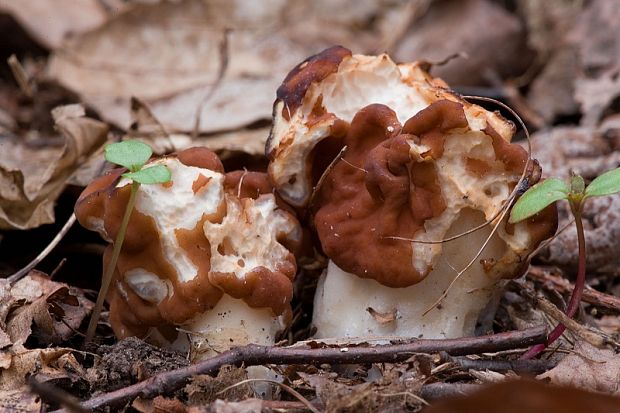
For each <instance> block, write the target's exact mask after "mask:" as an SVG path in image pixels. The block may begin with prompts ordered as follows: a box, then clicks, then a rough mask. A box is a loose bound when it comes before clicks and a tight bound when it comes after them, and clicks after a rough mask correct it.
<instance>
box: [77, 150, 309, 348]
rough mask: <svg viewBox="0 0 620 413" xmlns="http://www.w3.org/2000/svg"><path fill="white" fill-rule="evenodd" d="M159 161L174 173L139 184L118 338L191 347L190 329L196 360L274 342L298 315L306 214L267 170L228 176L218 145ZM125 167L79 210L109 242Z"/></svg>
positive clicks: (113, 313) (116, 301)
mask: <svg viewBox="0 0 620 413" xmlns="http://www.w3.org/2000/svg"><path fill="white" fill-rule="evenodd" d="M157 163H160V164H164V165H166V166H167V167H168V169H169V170H170V171H171V173H172V180H171V182H169V183H166V184H158V185H142V186H140V188H139V190H138V194H137V201H136V206H135V209H134V211H133V212H132V215H131V219H130V222H129V226H128V230H127V235H126V238H125V241H124V244H123V248H122V252H121V254H120V257H119V259H118V264H117V267H116V269H115V275H114V280H113V283H112V288H111V289H110V293H109V294H108V297H107V300H108V302H109V303H110V323H111V325H112V328H113V330H114V332H115V334H116V336H117V337H118V338H124V337H128V336H139V337H148V338H149V339H150V340H151V341H154V342H156V343H158V344H160V345H162V344H163V345H167V346H168V347H173V348H177V349H186V348H187V346H188V342H187V339H186V338H185V336H184V335H183V334H178V332H179V331H187V332H189V333H190V334H189V344H190V347H191V352H192V353H191V355H192V358H193V359H194V360H199V359H202V358H205V357H208V356H211V355H213V354H216V353H219V352H221V351H224V350H226V349H228V348H230V347H232V346H237V345H244V344H248V343H256V344H265V345H269V344H273V343H274V341H275V338H276V334H277V333H278V331H280V330H282V329H283V328H284V327H285V326H286V325H287V323H288V322H289V320H290V316H291V307H290V301H291V298H292V292H293V286H292V280H293V278H294V277H295V273H296V263H295V257H294V255H293V252H291V251H292V250H294V249H295V248H297V245H298V244H299V242H300V238H301V228H300V225H299V223H298V221H297V219H296V218H295V217H294V215H292V214H291V212H290V211H287V210H286V209H285V208H286V207H284V206H283V204H282V202H281V200H279V199H278V198H276V196H275V195H274V194H273V193H272V188H271V185H270V184H269V182H268V179H267V175H266V174H264V173H258V172H245V171H237V172H232V173H224V168H223V166H222V163H221V162H220V160H219V159H218V157H217V156H216V155H215V154H214V153H213V152H211V151H209V150H208V149H205V148H191V149H186V150H184V151H181V152H178V153H177V154H175V155H172V156H167V157H162V158H159V159H153V160H151V161H150V164H157ZM122 172H123V170H119V169H117V170H113V171H110V172H109V173H107V174H106V175H104V176H102V177H100V178H98V179H97V180H95V181H94V182H92V183H91V184H90V185H89V186H88V187H87V188H86V189H85V190H84V192H83V193H82V195H81V196H80V198H79V199H78V202H77V204H76V208H75V212H76V216H77V218H78V220H79V222H80V223H81V224H82V225H83V226H84V227H86V228H88V229H91V230H94V231H98V232H99V233H100V234H101V235H102V237H103V238H104V239H106V240H108V241H110V240H113V239H115V237H116V233H117V231H118V228H119V223H120V221H121V217H122V215H123V212H124V210H125V206H126V204H127V200H128V196H129V185H128V184H129V181H128V180H126V179H123V178H121V176H120V175H121V173H122ZM111 249H112V245H110V246H109V247H108V248H107V249H106V253H105V254H104V266H105V265H107V263H108V262H109V259H110V252H111Z"/></svg>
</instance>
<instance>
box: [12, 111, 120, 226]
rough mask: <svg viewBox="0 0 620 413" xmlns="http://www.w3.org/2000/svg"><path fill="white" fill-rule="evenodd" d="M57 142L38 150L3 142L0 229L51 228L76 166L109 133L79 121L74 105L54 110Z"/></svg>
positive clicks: (81, 113)
mask: <svg viewBox="0 0 620 413" xmlns="http://www.w3.org/2000/svg"><path fill="white" fill-rule="evenodd" d="M54 113H56V115H55V117H56V128H57V129H58V131H59V132H60V133H61V134H62V139H61V140H53V139H48V140H46V141H47V142H50V143H47V144H46V145H45V146H43V147H39V146H32V145H29V143H28V141H27V140H25V139H23V138H18V137H8V138H6V139H4V140H3V142H2V154H1V155H0V229H29V228H34V227H38V226H40V225H42V224H47V223H50V222H54V203H55V201H56V199H57V198H58V196H59V195H60V193H61V192H62V190H63V189H64V187H65V185H66V184H67V180H68V178H69V177H70V176H71V174H72V173H73V172H74V171H75V169H76V168H77V167H78V166H79V164H80V162H81V161H82V160H83V159H84V158H85V157H87V156H88V155H89V154H90V153H91V152H92V151H93V150H94V149H96V148H97V147H99V146H100V145H101V144H102V143H103V142H104V141H105V139H106V136H107V132H108V127H107V126H106V125H105V124H103V123H101V122H99V121H96V120H94V119H90V118H87V117H85V116H84V109H83V108H82V107H81V106H79V105H69V106H68V107H61V108H57V109H55V110H54Z"/></svg>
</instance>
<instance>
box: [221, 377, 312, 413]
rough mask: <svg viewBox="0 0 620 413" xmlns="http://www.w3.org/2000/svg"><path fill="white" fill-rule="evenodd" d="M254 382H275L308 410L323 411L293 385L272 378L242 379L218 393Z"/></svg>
mask: <svg viewBox="0 0 620 413" xmlns="http://www.w3.org/2000/svg"><path fill="white" fill-rule="evenodd" d="M254 382H266V383H271V384H275V385H277V386H280V387H282V388H283V389H284V390H285V391H286V392H288V393H289V394H291V395H292V396H293V397H295V398H296V399H297V400H299V401H300V402H302V403H303V405H304V406H306V407H307V408H308V410H310V411H311V412H312V413H321V412H319V411H318V409H317V408H316V407H314V405H313V404H312V403H310V402H309V401H308V399H306V398H305V397H304V396H302V395H301V394H300V393H299V392H298V391H297V390H295V389H294V388H292V387H291V386H288V385H286V384H284V383H281V382H279V381H277V380H270V379H245V380H241V381H240V382H238V383H235V384H233V385H230V386H228V387H226V388H225V389H224V390H221V391H219V392H217V394H218V395H220V394H222V393H225V392H226V391H228V390H230V389H232V388H235V387H237V386H241V385H243V384H246V383H254Z"/></svg>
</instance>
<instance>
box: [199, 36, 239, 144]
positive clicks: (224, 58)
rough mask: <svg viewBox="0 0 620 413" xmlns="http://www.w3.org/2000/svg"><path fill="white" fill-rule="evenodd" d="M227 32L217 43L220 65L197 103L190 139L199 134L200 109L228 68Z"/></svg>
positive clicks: (213, 92) (220, 81) (216, 87)
mask: <svg viewBox="0 0 620 413" xmlns="http://www.w3.org/2000/svg"><path fill="white" fill-rule="evenodd" d="M229 32H230V29H225V30H224V35H223V37H222V41H221V42H220V45H219V52H220V67H219V68H218V71H217V77H216V78H215V82H214V83H213V86H212V87H211V88H210V89H209V91H208V92H207V94H206V95H205V96H204V97H203V98H202V100H201V101H200V103H199V104H198V108H196V121H195V122H194V130H193V131H192V139H196V138H197V137H198V135H199V134H200V122H201V117H202V109H203V108H204V105H206V103H207V102H208V101H209V100H210V99H211V97H212V96H213V95H214V94H215V91H216V90H217V89H218V88H219V86H220V84H221V83H222V80H223V79H224V75H225V74H226V70H228V34H229Z"/></svg>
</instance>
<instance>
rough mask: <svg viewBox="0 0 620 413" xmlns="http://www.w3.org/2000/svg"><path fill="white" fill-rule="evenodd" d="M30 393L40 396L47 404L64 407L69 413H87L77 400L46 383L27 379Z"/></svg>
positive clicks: (31, 378)
mask: <svg viewBox="0 0 620 413" xmlns="http://www.w3.org/2000/svg"><path fill="white" fill-rule="evenodd" d="M28 386H29V387H30V391H31V392H33V393H35V394H37V395H39V396H41V398H42V399H43V400H45V401H47V402H50V403H54V404H58V405H60V406H65V409H66V410H67V411H68V412H71V413H88V410H87V409H85V408H84V407H82V406H81V405H80V403H79V401H78V400H76V399H75V398H74V397H73V396H72V395H70V394H68V393H67V392H65V391H64V390H62V389H59V388H58V387H55V386H52V385H50V384H48V383H42V382H39V381H37V380H36V379H35V378H33V377H30V378H29V379H28Z"/></svg>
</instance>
